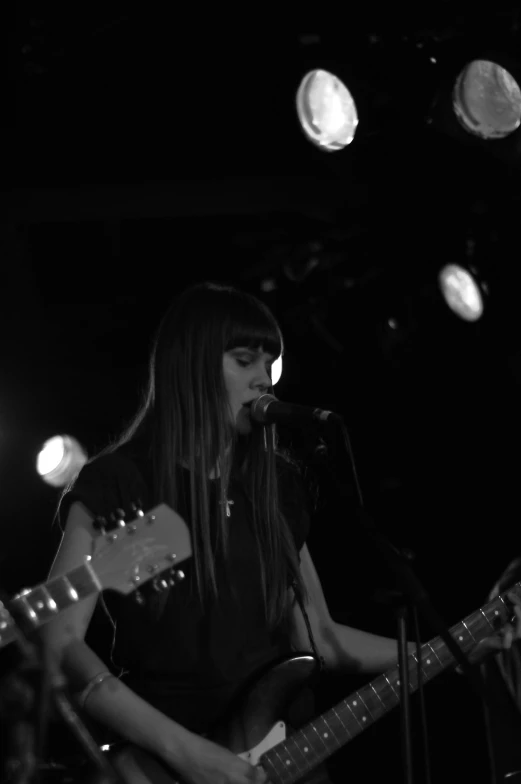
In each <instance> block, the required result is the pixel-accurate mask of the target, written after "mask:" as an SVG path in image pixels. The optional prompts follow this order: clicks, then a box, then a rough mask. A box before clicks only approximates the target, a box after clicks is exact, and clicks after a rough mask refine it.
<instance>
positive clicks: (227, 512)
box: [226, 499, 233, 517]
mask: <svg viewBox="0 0 521 784" xmlns="http://www.w3.org/2000/svg"><path fill="white" fill-rule="evenodd" d="M230 506H233V501H231V500H229V499H226V517H231V514H232V512H231V509H230Z"/></svg>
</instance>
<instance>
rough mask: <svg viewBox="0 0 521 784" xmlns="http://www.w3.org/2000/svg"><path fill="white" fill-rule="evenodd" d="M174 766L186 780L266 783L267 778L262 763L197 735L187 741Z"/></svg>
mask: <svg viewBox="0 0 521 784" xmlns="http://www.w3.org/2000/svg"><path fill="white" fill-rule="evenodd" d="M179 768H181V769H180V770H179ZM177 769H178V772H179V773H180V774H181V777H182V778H183V780H185V781H188V782H190V784H266V782H267V781H268V777H267V775H266V772H265V771H264V770H263V768H262V767H260V766H254V765H250V763H249V762H245V760H243V759H241V758H240V757H238V756H237V755H235V754H233V753H232V752H231V751H228V749H225V748H224V747H223V746H219V745H218V744H217V743H213V742H212V741H210V740H207V739H206V738H201V737H199V736H197V740H196V741H195V742H194V744H190V749H189V750H188V753H187V754H186V756H185V758H184V759H183V761H182V762H181V764H180V765H178V768H177Z"/></svg>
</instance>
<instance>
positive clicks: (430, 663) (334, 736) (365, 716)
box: [261, 582, 521, 784]
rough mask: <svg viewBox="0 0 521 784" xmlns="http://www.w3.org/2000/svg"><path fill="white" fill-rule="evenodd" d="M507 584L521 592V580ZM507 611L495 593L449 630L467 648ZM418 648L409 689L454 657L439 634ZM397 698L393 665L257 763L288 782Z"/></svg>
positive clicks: (276, 781)
mask: <svg viewBox="0 0 521 784" xmlns="http://www.w3.org/2000/svg"><path fill="white" fill-rule="evenodd" d="M511 590H512V591H514V592H515V593H517V594H518V595H521V582H520V583H516V585H515V586H513V588H512V589H511ZM506 611H507V613H508V610H507V608H506V605H505V599H504V596H498V597H497V598H496V599H494V600H493V601H492V602H489V604H487V605H485V606H484V607H481V608H480V609H479V610H477V611H476V612H474V613H473V614H472V615H469V616H468V617H467V618H465V619H464V620H463V621H461V622H460V623H458V624H456V625H455V626H453V627H452V628H451V629H450V630H449V631H450V634H451V636H452V637H453V638H454V639H455V641H456V642H457V643H458V645H459V646H460V647H461V649H462V650H463V652H464V653H468V652H469V651H470V650H472V648H473V647H474V645H475V644H476V643H477V642H479V641H480V640H483V639H485V638H486V637H489V636H490V635H491V634H493V633H494V632H495V630H496V628H497V627H496V624H497V621H498V619H500V620H501V621H502V622H503V623H504V622H505V620H506V618H505V614H506ZM506 617H508V614H507V616H506ZM420 653H421V656H420V666H419V665H418V659H417V657H416V654H410V655H409V691H410V692H414V691H416V689H417V688H418V685H419V681H420V680H421V682H426V681H430V680H432V678H434V677H435V676H436V675H438V674H439V673H441V672H443V671H444V670H446V669H447V668H448V667H450V666H451V665H453V664H454V663H455V660H454V657H453V655H452V653H451V652H450V650H449V648H448V647H447V645H446V643H445V642H444V641H443V640H442V638H441V637H436V638H434V639H433V640H431V641H430V642H428V643H425V644H424V645H422V646H421V649H420ZM419 672H421V678H419ZM399 702H400V673H399V669H398V667H395V668H393V669H391V670H389V671H387V672H386V673H384V674H383V675H379V676H378V678H376V679H375V680H373V681H371V682H370V683H369V684H368V685H367V686H364V687H363V688H362V689H360V690H359V691H356V692H354V693H353V694H351V695H350V696H349V697H347V699H345V700H342V702H340V703H338V705H335V707H333V708H330V710H328V711H327V712H326V713H324V714H322V716H319V717H317V718H316V719H314V720H313V721H312V722H310V723H309V724H307V725H305V726H304V727H302V729H300V730H298V731H297V732H295V733H294V734H293V735H290V736H289V737H288V738H287V739H286V740H284V741H283V742H282V743H279V744H278V745H277V746H275V747H273V748H272V749H270V750H269V751H267V752H266V753H265V754H263V755H262V758H261V764H262V766H263V767H264V768H265V770H266V771H267V773H268V776H269V778H270V780H271V781H272V782H273V784H293V782H296V781H298V780H299V779H300V778H302V777H303V776H304V775H306V774H307V773H309V772H310V771H312V770H313V769H314V768H315V767H316V766H317V765H319V764H320V763H321V762H324V761H325V760H326V759H328V757H330V756H331V755H332V754H334V753H335V752H336V751H338V749H340V748H341V747H342V746H344V745H345V744H346V743H348V742H349V741H350V740H352V739H353V738H354V737H355V736H357V735H359V734H360V733H361V732H363V731H364V730H365V729H366V728H367V727H370V726H371V725H372V724H374V722H376V721H378V719H380V718H381V717H382V716H384V715H385V714H386V713H388V712H389V711H390V710H392V708H394V707H396V705H398V704H399Z"/></svg>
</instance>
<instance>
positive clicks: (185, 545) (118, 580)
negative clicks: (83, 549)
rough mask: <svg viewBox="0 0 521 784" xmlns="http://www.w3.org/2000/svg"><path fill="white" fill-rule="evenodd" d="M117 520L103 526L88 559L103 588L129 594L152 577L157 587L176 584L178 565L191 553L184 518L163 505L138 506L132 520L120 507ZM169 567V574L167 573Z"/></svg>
mask: <svg viewBox="0 0 521 784" xmlns="http://www.w3.org/2000/svg"><path fill="white" fill-rule="evenodd" d="M115 523H116V527H115V528H113V529H112V530H111V531H109V532H107V531H105V530H104V528H103V527H102V528H101V530H102V533H101V534H100V536H98V537H97V539H96V540H95V543H94V553H93V555H92V557H91V558H90V559H89V567H90V568H92V570H93V571H94V573H95V574H96V577H97V579H98V581H99V583H100V585H101V589H102V590H105V589H112V590H114V591H118V592H119V593H123V594H129V593H131V592H132V591H135V590H136V589H137V588H139V587H140V586H141V585H144V584H145V583H146V582H148V581H149V580H154V584H155V587H156V588H158V590H161V589H162V588H167V587H168V585H169V584H173V582H175V580H176V572H177V565H178V564H180V563H182V562H183V561H185V560H186V559H187V558H190V556H191V555H192V546H191V542H190V533H189V530H188V527H187V525H186V523H185V521H184V520H183V519H182V517H180V516H179V515H178V514H177V512H174V510H173V509H171V508H170V507H169V506H167V505H166V504H160V505H159V506H156V507H154V508H153V509H150V510H149V511H148V512H143V511H142V510H141V509H136V510H135V516H134V517H133V518H132V519H131V520H130V522H126V521H125V519H124V513H123V511H122V510H118V515H116V520H115ZM167 569H168V570H170V574H169V575H168V576H167V575H166V574H164V573H165V572H166V570H167ZM182 576H183V575H182V573H180V574H178V575H177V577H178V578H179V577H181V578H182Z"/></svg>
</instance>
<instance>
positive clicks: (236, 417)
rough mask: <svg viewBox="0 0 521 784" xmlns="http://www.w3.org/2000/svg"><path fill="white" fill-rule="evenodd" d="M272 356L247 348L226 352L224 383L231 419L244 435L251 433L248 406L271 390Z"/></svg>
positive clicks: (260, 350) (224, 357) (273, 358)
mask: <svg viewBox="0 0 521 784" xmlns="http://www.w3.org/2000/svg"><path fill="white" fill-rule="evenodd" d="M274 360H275V357H274V356H273V354H266V353H265V352H264V351H262V349H251V348H246V347H244V348H243V347H239V348H234V349H232V350H231V351H225V352H224V355H223V373H224V383H225V386H226V390H227V392H228V402H229V404H230V410H231V418H232V422H233V425H234V427H235V428H236V430H237V432H238V433H240V434H241V435H245V434H247V433H250V432H251V427H252V425H251V419H250V414H249V411H248V409H247V407H246V404H248V403H251V402H252V401H253V400H255V399H256V398H258V397H260V395H263V394H264V393H265V392H267V391H268V389H269V388H270V387H271V366H272V364H273V362H274Z"/></svg>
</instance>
